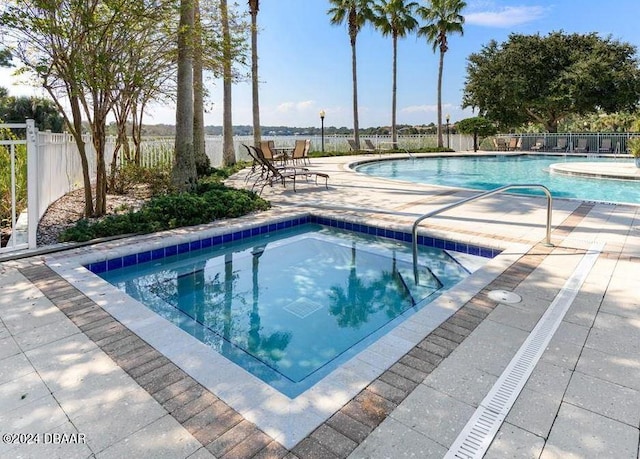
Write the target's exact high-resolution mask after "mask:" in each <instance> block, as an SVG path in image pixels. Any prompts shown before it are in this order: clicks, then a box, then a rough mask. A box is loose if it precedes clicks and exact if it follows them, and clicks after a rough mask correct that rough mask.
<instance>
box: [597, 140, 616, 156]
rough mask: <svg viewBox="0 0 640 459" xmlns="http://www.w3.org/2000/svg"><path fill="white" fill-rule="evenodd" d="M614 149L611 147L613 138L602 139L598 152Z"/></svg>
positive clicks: (609, 151)
mask: <svg viewBox="0 0 640 459" xmlns="http://www.w3.org/2000/svg"><path fill="white" fill-rule="evenodd" d="M612 151H613V148H611V139H602V143H601V144H600V148H598V153H611V152H612Z"/></svg>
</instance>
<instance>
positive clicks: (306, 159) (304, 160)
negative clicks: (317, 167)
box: [302, 139, 311, 165]
mask: <svg viewBox="0 0 640 459" xmlns="http://www.w3.org/2000/svg"><path fill="white" fill-rule="evenodd" d="M310 149H311V140H309V139H307V140H305V141H304V151H303V152H302V164H305V165H309V164H311V161H310V160H309V150H310Z"/></svg>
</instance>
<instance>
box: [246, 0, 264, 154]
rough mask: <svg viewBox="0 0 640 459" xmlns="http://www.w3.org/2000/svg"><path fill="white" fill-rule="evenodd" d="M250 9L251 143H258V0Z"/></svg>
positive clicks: (259, 138) (250, 3) (251, 3)
mask: <svg viewBox="0 0 640 459" xmlns="http://www.w3.org/2000/svg"><path fill="white" fill-rule="evenodd" d="M249 7H250V9H251V11H250V13H251V92H252V96H253V99H252V101H253V105H252V111H253V144H254V145H256V146H258V145H260V140H261V137H262V135H261V134H262V132H261V131H260V103H259V97H258V94H259V88H258V0H255V2H249Z"/></svg>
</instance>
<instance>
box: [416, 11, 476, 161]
mask: <svg viewBox="0 0 640 459" xmlns="http://www.w3.org/2000/svg"><path fill="white" fill-rule="evenodd" d="M466 6H467V4H466V3H465V2H464V1H463V0H429V5H425V6H421V7H419V8H418V14H420V16H422V19H424V20H425V21H427V24H426V25H424V26H423V27H420V29H418V35H419V36H425V37H427V42H428V43H431V44H432V45H433V52H435V51H436V50H437V49H438V48H440V64H439V66H438V147H440V148H442V147H443V145H444V144H443V142H442V68H443V65H444V54H445V53H446V52H447V50H448V49H449V43H448V40H447V36H448V35H450V34H452V33H459V34H460V35H462V34H463V29H462V25H463V24H464V16H462V15H461V14H460V13H461V12H462V10H463V9H464V8H465V7H466Z"/></svg>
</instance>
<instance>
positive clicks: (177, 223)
mask: <svg viewBox="0 0 640 459" xmlns="http://www.w3.org/2000/svg"><path fill="white" fill-rule="evenodd" d="M269 206H270V204H269V203H268V202H267V201H265V200H264V199H262V198H261V197H259V196H258V195H257V194H255V193H254V192H252V191H247V190H237V189H234V188H228V187H226V186H224V185H223V184H221V183H216V182H208V181H201V182H199V183H198V185H197V187H196V190H195V191H194V192H192V193H179V194H167V195H164V196H156V197H154V198H151V199H150V200H149V201H147V202H146V203H145V204H144V205H143V206H142V208H141V209H140V210H139V211H137V212H128V213H126V214H121V215H110V216H107V217H105V218H104V219H102V220H100V221H97V222H94V223H92V222H89V221H88V220H80V221H79V222H78V223H77V224H76V225H75V226H74V227H72V228H69V229H68V230H66V231H64V232H63V233H62V234H61V235H60V238H59V240H60V241H61V242H65V241H76V242H82V241H88V240H91V239H95V238H99V237H108V236H116V235H120V234H131V233H151V232H154V231H162V230H167V229H173V228H179V227H182V226H191V225H199V224H202V223H209V222H212V221H214V220H218V219H223V218H232V217H240V216H242V215H246V214H248V213H250V212H255V211H259V210H266V209H268V208H269Z"/></svg>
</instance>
